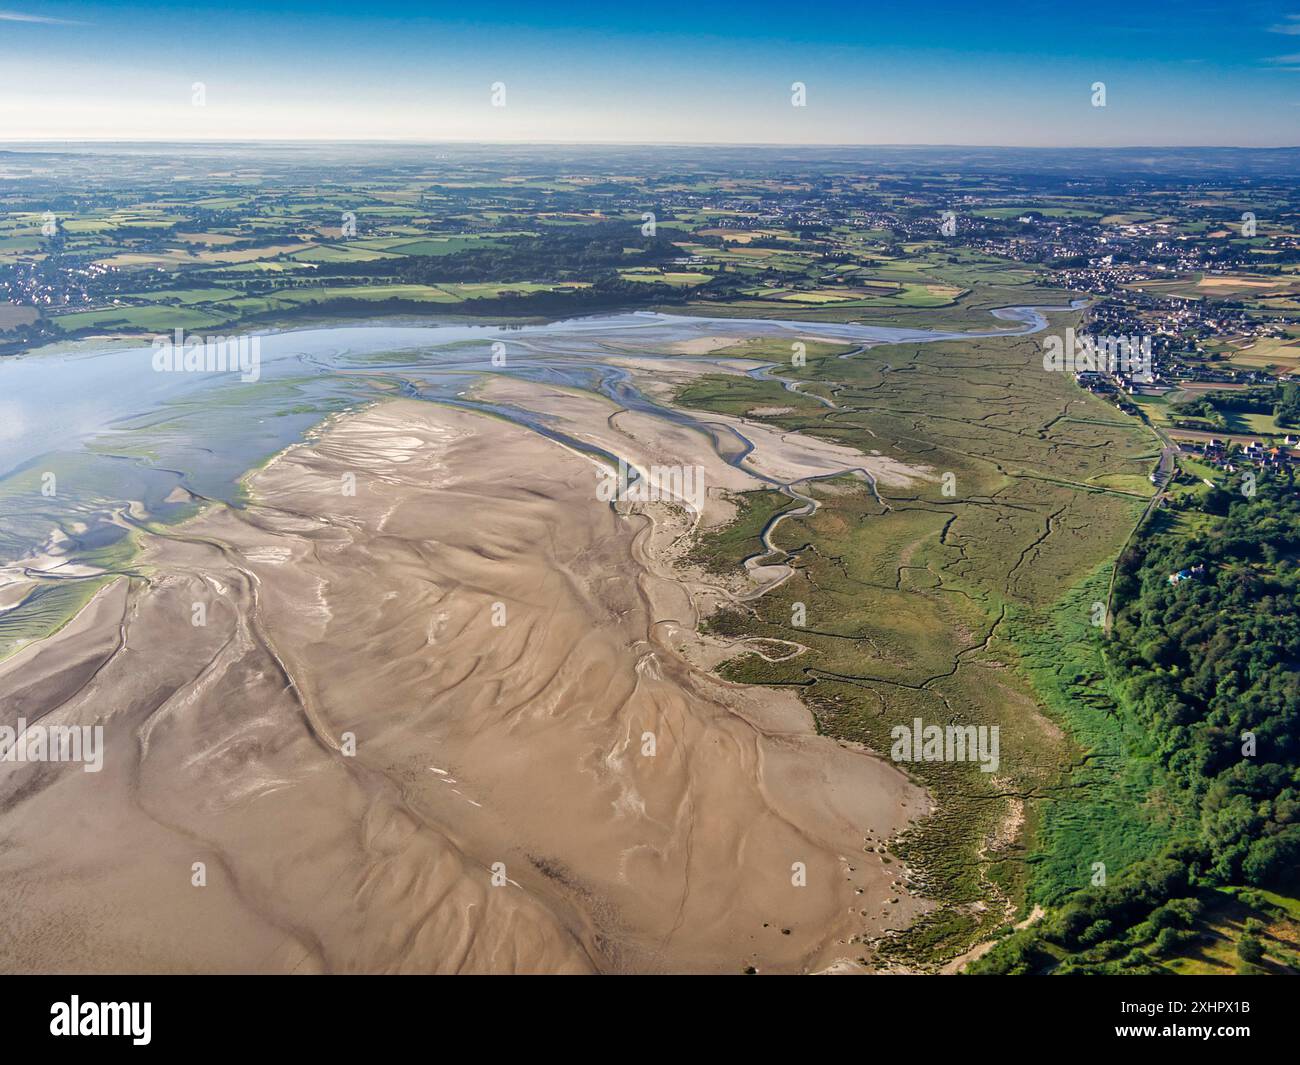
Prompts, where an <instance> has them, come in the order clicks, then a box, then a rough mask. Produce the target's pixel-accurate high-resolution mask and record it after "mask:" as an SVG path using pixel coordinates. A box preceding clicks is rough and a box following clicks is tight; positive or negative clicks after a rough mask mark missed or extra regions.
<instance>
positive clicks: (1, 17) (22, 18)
mask: <svg viewBox="0 0 1300 1065" xmlns="http://www.w3.org/2000/svg"><path fill="white" fill-rule="evenodd" d="M0 22H39V23H41V24H43V25H46V26H85V25H86V23H84V22H77V21H76V20H75V19H70V18H52V17H51V16H49V15H26V14H24V13H23V12H21V11H0Z"/></svg>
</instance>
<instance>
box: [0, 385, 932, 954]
mask: <svg viewBox="0 0 1300 1065" xmlns="http://www.w3.org/2000/svg"><path fill="white" fill-rule="evenodd" d="M493 387H495V388H496V389H497V392H496V393H495V394H494V399H496V400H497V401H503V400H510V401H515V402H519V403H520V404H522V405H529V406H530V408H531V409H542V408H545V409H547V411H548V413H549V415H550V416H551V417H552V418H554V419H564V418H568V419H571V421H572V426H571V427H572V428H577V427H579V426H584V427H585V429H583V432H584V433H585V434H586V436H585V437H583V438H584V439H591V440H592V441H593V442H595V443H599V442H601V438H602V437H603V436H605V435H607V434H611V433H616V434H618V435H619V438H620V439H619V441H618V442H619V448H618V453H623V454H627V453H629V451H630V449H632V448H634V447H636V448H640V449H641V451H642V453H643V455H644V457H645V460H646V461H656V460H667V459H671V460H673V461H677V462H687V463H694V462H699V463H701V464H703V465H705V466H706V469H707V471H708V472H707V481H708V483H709V485H710V486H712V489H713V490H712V491H711V495H710V498H711V500H712V502H711V503H710V505H709V507H706V514H705V518H704V520H705V521H706V522H709V521H720V520H725V518H726V516H727V507H728V504H727V502H726V497H725V492H729V491H731V492H734V491H738V490H744V489H745V488H747V487H751V486H753V485H754V484H756V482H753V478H752V475H751V474H748V473H746V472H745V471H743V470H737V469H735V468H733V467H730V466H727V465H726V464H724V463H722V462H721V461H720V460H718V459H717V458H716V456H715V455H714V454H713V452H712V451H711V450H710V449H709V447H708V445H707V442H706V440H705V438H704V436H703V434H701V433H698V432H696V431H693V430H685V429H679V428H677V427H674V426H671V425H667V426H666V427H665V423H659V422H657V421H656V420H655V419H653V418H650V417H648V416H645V415H639V414H635V413H633V412H623V413H621V414H619V413H617V408H615V407H613V406H612V405H608V404H607V405H606V406H608V408H609V409H608V410H598V409H597V407H599V405H601V404H603V403H604V401H602V400H599V399H597V398H593V397H585V398H583V397H578V396H575V395H568V396H566V394H565V393H564V392H563V390H560V389H555V390H550V391H547V390H539V389H532V394H531V395H529V396H525V395H523V394H522V393H521V392H520V390H521V389H522V390H527V389H528V388H529V387H530V386H526V385H518V384H508V383H503V384H496V385H494V386H493ZM510 388H513V389H515V390H516V391H515V393H514V394H506V392H507V391H508V389H510ZM584 404H589V405H590V404H595V405H596V407H591V408H590V409H585V408H584V407H583V405H584ZM652 423H653V424H652ZM763 447H765V448H766V451H767V452H768V454H767V455H766V456H764V455H761V454H760V450H762V448H759V449H756V452H755V461H756V462H757V463H760V464H761V463H767V464H768V466H769V467H771V468H772V469H774V470H776V471H778V472H780V473H781V474H782V475H786V474H789V473H791V472H792V471H793V472H794V473H796V474H798V475H800V476H808V475H823V474H825V473H827V472H833V471H834V470H835V469H836V468H845V469H847V468H854V466H855V465H856V466H863V465H869V464H868V463H866V462H864V461H863V457H862V456H860V455H856V454H850V455H844V454H839V453H837V452H830V451H828V450H827V449H828V448H836V445H826V444H817V443H816V442H809V443H808V446H804V444H803V443H801V442H800V441H797V440H795V441H792V440H789V439H784V440H782V439H775V438H774V439H771V440H766V441H764V442H763ZM837 450H842V451H848V450H849V449H837ZM889 461H890V460H880V463H888V462H889ZM837 463H839V464H840V465H839V466H838V467H837V465H836V464H837ZM755 468H759V467H755ZM803 471H808V472H803ZM598 472H599V470H598V467H597V465H596V463H595V461H594V460H593V459H592V458H590V457H588V456H584V455H581V454H578V453H577V452H575V451H573V450H570V449H568V448H566V447H564V446H562V445H560V444H558V443H555V442H553V441H551V440H548V439H546V438H545V437H543V436H540V435H538V434H536V433H533V432H531V431H529V430H527V429H525V428H522V427H520V426H518V425H515V424H512V423H510V422H508V421H505V420H503V419H499V418H494V417H489V416H487V415H482V414H476V413H471V412H467V411H462V410H455V409H451V408H446V407H441V406H437V405H433V404H429V403H423V402H418V401H409V400H396V401H389V402H384V403H381V404H379V405H377V406H375V407H372V408H369V409H367V410H364V411H362V412H360V413H355V414H350V415H347V416H344V417H342V418H339V419H336V420H334V421H333V422H331V423H330V424H329V425H328V426H327V427H326V429H325V430H324V431H323V432H322V433H321V434H319V436H318V437H317V438H316V439H315V440H313V441H312V442H310V443H308V444H305V445H300V446H297V447H294V448H291V449H289V450H288V451H287V452H284V453H283V454H281V455H280V456H278V457H277V458H276V459H275V460H274V461H273V462H272V463H271V464H270V465H269V466H268V467H266V468H265V469H263V470H261V471H259V472H257V473H256V474H254V475H253V476H252V477H251V478H250V482H249V486H250V491H251V497H252V503H251V504H250V505H249V506H248V507H247V508H246V509H243V510H234V509H230V508H227V507H225V506H215V507H212V508H210V509H208V510H207V511H205V512H204V513H203V514H202V515H200V516H199V517H198V518H197V519H194V520H192V521H190V522H188V523H186V524H184V525H182V526H179V527H173V528H168V529H163V530H155V531H153V532H147V533H144V534H142V536H143V542H144V544H145V550H144V552H143V555H142V557H141V558H140V559H139V561H138V565H137V567H136V568H137V569H138V570H139V572H140V573H141V574H142V576H141V577H138V578H131V579H126V578H124V579H122V580H119V581H117V582H116V583H114V584H113V585H111V586H110V587H109V588H108V589H106V590H105V591H103V592H101V593H100V594H99V595H98V596H97V597H96V598H95V599H94V601H93V602H92V604H91V605H90V606H89V607H87V608H86V609H85V610H84V611H83V612H82V613H81V614H80V615H79V616H78V617H77V618H76V619H75V620H74V621H73V622H72V623H71V624H70V625H69V626H68V627H67V628H65V629H64V630H63V631H62V632H60V633H59V634H58V635H56V636H54V637H52V638H50V639H47V640H45V641H42V642H40V643H38V644H33V645H31V646H29V647H27V648H24V649H23V650H22V651H20V652H19V653H18V654H16V655H15V656H13V657H12V658H10V659H9V660H7V661H5V662H4V663H3V664H0V707H2V708H3V709H2V710H0V717H2V718H3V721H0V723H5V724H8V723H11V722H12V720H14V719H16V718H18V717H20V716H21V717H25V718H27V719H28V721H30V722H35V721H37V720H41V721H42V722H44V723H46V724H49V723H54V722H59V723H67V724H82V723H84V724H94V723H102V724H103V725H104V726H105V734H106V737H105V745H106V752H105V762H104V768H103V770H102V772H99V773H85V772H82V771H81V769H80V767H77V766H70V765H5V766H0V894H2V895H3V897H4V898H5V899H6V900H7V903H6V909H7V911H8V912H7V916H6V920H5V921H4V922H2V923H0V969H3V970H6V971H141V970H147V971H164V972H186V971H198V972H206V971H241V972H290V971H292V972H544V973H552V972H572V973H579V972H591V971H602V972H724V973H725V972H733V973H736V972H740V971H742V970H743V969H745V968H746V967H749V966H753V967H755V968H757V969H758V970H759V971H761V972H808V971H824V970H827V969H831V968H835V969H836V970H841V969H843V968H845V967H846V965H847V966H850V967H851V965H852V962H853V959H856V958H857V957H859V956H860V955H861V954H863V952H864V951H863V948H862V946H861V945H860V944H859V943H856V942H851V940H853V939H854V938H855V937H866V938H868V939H869V938H871V937H874V936H878V935H880V934H882V933H883V932H884V931H885V930H886V929H887V928H891V927H902V926H904V925H906V924H907V923H908V922H909V920H910V918H912V917H913V916H914V915H915V914H916V913H917V912H919V910H920V909H922V908H923V907H924V902H923V901H922V900H917V899H912V898H910V897H909V896H907V895H906V894H905V893H903V892H901V891H900V890H898V889H896V888H895V887H892V886H891V885H892V884H893V883H894V882H895V880H896V878H897V877H898V875H899V872H900V869H899V867H898V866H897V865H893V866H890V865H885V864H883V863H882V859H881V856H880V855H879V854H877V853H875V852H874V851H871V852H868V851H867V849H866V848H865V846H864V844H865V841H866V839H867V837H868V836H870V837H871V838H872V839H873V840H879V839H881V838H888V837H890V836H892V835H893V834H895V833H896V832H898V831H900V830H901V829H903V828H904V827H905V825H906V824H907V822H908V820H909V818H911V817H914V816H917V815H920V814H922V813H924V812H925V811H926V810H927V809H928V800H927V798H926V796H925V794H924V793H923V792H922V791H920V790H919V789H918V788H916V787H915V786H913V785H912V784H911V783H909V782H908V780H907V779H906V777H905V776H904V775H903V774H901V773H900V772H899V771H898V770H897V769H896V768H894V767H893V766H892V765H890V764H889V763H888V762H885V761H883V760H881V759H880V758H878V757H876V756H874V755H872V754H870V753H869V752H865V751H860V750H855V749H852V748H850V747H847V746H844V745H840V744H837V743H836V742H834V741H832V740H829V739H826V738H823V737H819V736H816V735H815V734H814V732H813V723H812V719H811V716H810V714H809V713H808V711H807V709H806V708H805V707H804V706H803V705H802V704H801V703H800V702H799V700H798V698H797V697H796V696H795V695H794V694H793V693H791V692H788V691H775V690H770V689H764V688H755V687H742V686H737V685H732V684H729V683H726V682H724V681H722V680H720V679H719V678H717V677H716V676H714V675H712V674H710V673H708V672H706V671H704V670H702V669H701V668H699V667H697V666H695V665H692V664H691V663H692V662H694V661H699V660H700V658H702V657H708V656H707V655H703V654H693V653H692V647H691V646H690V645H691V644H692V643H693V642H694V641H697V640H698V637H697V636H696V635H695V626H696V624H697V622H698V614H699V611H700V610H701V609H702V604H705V603H706V601H707V598H708V590H707V589H702V588H700V587H698V586H695V585H693V584H692V582H691V581H687V580H683V579H681V577H682V575H681V573H680V572H679V571H678V570H677V569H676V568H675V565H674V559H675V557H676V548H677V547H679V546H680V543H681V541H682V538H683V537H686V536H688V535H689V534H690V531H691V529H692V527H693V526H694V525H695V524H697V522H696V519H695V516H693V515H692V514H690V513H689V512H684V511H683V510H682V509H681V508H679V507H675V506H668V505H664V504H648V505H641V504H637V505H634V506H630V507H629V506H628V505H627V504H621V505H619V506H618V507H611V506H609V505H608V504H606V503H602V502H600V501H599V499H598V498H597V494H596V485H597V474H598ZM875 472H876V474H877V475H879V476H882V477H900V478H905V477H907V476H909V475H917V476H920V474H910V473H909V472H908V471H907V470H905V469H903V468H895V467H894V466H889V465H884V464H878V466H877V468H876V470H875ZM713 511H716V513H713ZM704 608H707V607H706V606H705V607H704ZM199 620H201V621H202V624H196V621H199ZM195 863H203V872H204V874H205V876H206V885H205V886H202V887H199V886H195V885H194V883H193V880H194V878H195V877H196V876H197V874H196V872H195ZM891 899H898V900H899V901H898V902H897V903H896V904H893V903H890V901H889V900H891Z"/></svg>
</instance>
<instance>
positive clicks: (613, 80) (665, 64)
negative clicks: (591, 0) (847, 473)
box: [0, 0, 1300, 148]
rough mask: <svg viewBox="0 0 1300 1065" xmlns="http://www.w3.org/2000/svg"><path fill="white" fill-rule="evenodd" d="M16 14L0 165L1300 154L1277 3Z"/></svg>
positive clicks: (0, 38) (119, 7)
mask: <svg viewBox="0 0 1300 1065" xmlns="http://www.w3.org/2000/svg"><path fill="white" fill-rule="evenodd" d="M13 2H14V3H15V4H16V6H15V7H14V8H10V7H9V6H8V4H9V0H0V4H3V5H4V6H0V60H3V62H0V141H4V142H10V141H52V140H53V141H92V140H109V141H141V140H149V141H186V142H196V143H197V142H222V141H265V140H269V141H298V140H301V141H329V142H338V141H374V142H385V143H388V142H394V143H430V142H449V143H455V142H475V143H508V144H514V143H536V144H542V143H557V144H574V143H590V144H690V145H699V144H719V145H722V144H726V145H774V146H775V145H780V146H787V145H788V146H795V145H808V146H849V145H854V146H859V145H860V146H868V145H869V146H877V145H880V146H883V145H951V146H957V145H961V146H968V147H994V146H997V147H1001V146H1007V147H1023V148H1030V147H1120V146H1133V147H1172V146H1204V147H1274V146H1280V145H1294V144H1297V143H1300V111H1298V110H1297V107H1298V106H1300V87H1298V86H1297V85H1296V83H1295V79H1296V77H1297V76H1298V75H1300V44H1297V43H1296V41H1295V38H1296V37H1297V36H1300V7H1293V6H1292V5H1289V4H1287V3H1282V2H1274V0H1263V2H1247V3H1244V4H1241V5H1238V6H1237V7H1236V8H1235V9H1234V11H1233V12H1232V14H1231V15H1228V14H1225V13H1224V12H1223V10H1222V9H1221V8H1220V7H1218V6H1217V5H1213V4H1209V3H1203V2H1202V3H1193V4H1183V5H1179V6H1177V7H1174V6H1173V5H1155V6H1154V7H1146V8H1143V9H1141V10H1135V9H1133V8H1132V7H1131V6H1128V5H1123V4H1121V3H1119V2H1118V0H1101V2H1100V3H1099V4H1097V5H1095V6H1094V7H1093V8H1092V9H1090V10H1089V12H1088V19H1087V21H1086V22H1085V21H1083V20H1080V19H1078V18H1077V17H1076V16H1075V15H1074V13H1073V12H1070V11H1065V10H1057V9H1056V8H1054V7H1053V6H1051V5H1047V4H1041V3H1025V4H1019V5H1014V6H1004V7H1001V8H996V9H994V8H988V9H980V10H974V9H971V8H969V7H968V6H966V5H962V4H959V3H956V2H952V0H938V2H936V3H933V4H931V5H929V6H928V7H927V9H926V11H925V13H924V16H923V17H920V16H918V13H917V11H916V10H915V9H914V8H913V7H911V6H910V5H902V4H889V5H884V6H883V7H877V8H875V9H873V10H871V11H833V12H818V14H817V17H816V18H811V17H802V16H801V15H799V14H798V13H792V12H791V10H790V9H789V8H787V7H786V6H784V5H781V4H777V3H774V2H772V0H756V2H754V3H750V4H747V5H743V6H738V5H726V6H724V7H721V8H717V7H711V8H708V9H700V8H698V7H696V6H693V5H687V4H684V3H680V2H678V0H668V2H667V3H664V4H661V5H659V6H658V7H656V9H655V11H654V12H653V14H652V15H646V14H644V13H642V12H638V11H611V10H609V9H608V8H607V7H603V6H599V5H593V4H585V3H580V4H576V5H573V6H572V7H571V8H569V9H567V10H565V11H562V12H558V11H551V10H537V9H535V8H534V7H532V6H530V5H526V4H519V3H513V2H505V3H500V4H495V5H492V7H490V8H488V9H484V10H482V11H475V12H474V13H473V17H472V18H468V17H466V15H465V14H464V12H463V10H462V9H460V8H458V7H452V6H450V5H434V6H432V7H430V6H429V5H424V4H415V3H410V2H407V0H388V2H385V3H378V4H373V5H369V6H368V7H366V8H365V10H364V11H356V10H353V9H351V8H350V7H349V6H348V5H345V4H341V3H330V2H325V3H308V2H307V0H267V2H266V3H262V4H257V3H253V2H251V0H234V2H233V3H230V4H223V5H219V6H218V5H215V4H210V3H199V4H197V5H178V4H174V3H172V2H170V0H134V2H128V3H126V4H108V3H104V2H102V0H86V2H62V0H60V2H37V0H13ZM214 26H216V27H219V29H215V30H214V28H213V27H214ZM1098 84H1102V85H1104V86H1105V106H1097V94H1096V91H1095V89H1094V87H1095V86H1096V85H1098ZM798 86H802V89H799V88H797V87H798ZM796 95H799V96H800V98H801V101H802V105H801V106H795V105H794V103H793V101H794V99H795V97H796Z"/></svg>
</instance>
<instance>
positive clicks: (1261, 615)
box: [972, 472, 1300, 973]
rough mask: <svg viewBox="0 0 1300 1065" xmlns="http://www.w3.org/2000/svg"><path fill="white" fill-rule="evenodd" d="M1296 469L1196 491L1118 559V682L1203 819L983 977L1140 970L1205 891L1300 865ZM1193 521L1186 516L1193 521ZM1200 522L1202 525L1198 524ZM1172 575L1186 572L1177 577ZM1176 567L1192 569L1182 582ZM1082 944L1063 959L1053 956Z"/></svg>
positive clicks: (1110, 647) (1174, 793)
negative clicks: (1253, 485) (1252, 483)
mask: <svg viewBox="0 0 1300 1065" xmlns="http://www.w3.org/2000/svg"><path fill="white" fill-rule="evenodd" d="M1295 480H1296V479H1295V477H1294V475H1293V474H1291V473H1290V472H1288V473H1284V474H1282V475H1280V476H1279V477H1276V478H1261V479H1260V481H1259V483H1258V487H1257V490H1256V491H1255V492H1254V494H1253V495H1248V494H1247V492H1246V491H1243V487H1245V486H1244V485H1237V484H1234V485H1231V486H1230V487H1229V488H1228V489H1224V488H1215V489H1212V490H1209V491H1207V492H1204V493H1201V494H1198V495H1194V496H1193V495H1187V496H1184V497H1182V504H1181V508H1182V509H1184V510H1186V511H1187V513H1184V514H1178V513H1177V510H1178V509H1179V508H1177V507H1176V508H1175V512H1174V513H1171V514H1166V515H1164V516H1163V517H1162V518H1161V519H1160V520H1159V521H1157V522H1156V523H1155V524H1154V525H1153V526H1152V527H1151V529H1150V530H1149V531H1148V533H1147V534H1146V535H1145V537H1144V538H1143V540H1142V541H1141V542H1140V543H1139V544H1138V546H1137V547H1136V548H1134V549H1131V550H1130V551H1129V552H1127V553H1126V554H1125V555H1124V557H1123V558H1122V559H1121V560H1120V566H1119V575H1118V583H1117V586H1116V602H1117V604H1119V606H1118V610H1117V613H1116V617H1115V623H1114V629H1113V632H1112V635H1111V637H1110V638H1109V640H1108V641H1107V644H1106V657H1107V662H1108V666H1109V671H1110V674H1111V681H1112V686H1113V688H1114V689H1115V692H1116V694H1117V696H1118V701H1119V704H1120V706H1121V707H1122V711H1121V712H1123V713H1124V714H1126V715H1128V717H1129V720H1128V721H1126V726H1129V727H1128V728H1126V731H1127V732H1128V733H1129V734H1131V735H1133V736H1135V737H1140V739H1136V740H1135V741H1134V743H1135V747H1136V748H1137V749H1136V750H1135V751H1134V752H1133V753H1134V755H1135V756H1138V757H1142V756H1147V757H1151V758H1153V759H1155V760H1156V762H1157V763H1158V764H1159V766H1160V767H1161V770H1162V772H1161V779H1162V788H1163V789H1164V790H1165V791H1166V792H1167V795H1166V796H1165V801H1166V802H1168V803H1172V804H1179V805H1181V806H1182V807H1183V808H1185V809H1190V810H1192V811H1193V814H1194V816H1193V817H1192V818H1191V819H1190V821H1191V823H1192V824H1193V825H1194V826H1195V827H1194V828H1193V829H1192V831H1190V832H1189V833H1188V834H1187V835H1186V837H1185V838H1181V839H1176V840H1175V841H1173V842H1172V843H1171V844H1170V845H1169V846H1168V847H1167V848H1166V850H1165V852H1164V853H1163V854H1161V855H1158V856H1156V857H1153V858H1151V859H1149V860H1147V861H1145V862H1140V863H1137V864H1135V865H1133V866H1130V867H1129V868H1128V869H1126V870H1124V871H1122V872H1121V873H1120V874H1119V875H1117V876H1114V877H1113V878H1112V879H1111V880H1110V882H1109V883H1107V884H1106V885H1105V886H1097V887H1090V888H1088V889H1086V890H1083V891H1080V892H1079V893H1078V894H1077V895H1076V896H1074V897H1073V898H1072V899H1071V900H1070V901H1069V902H1068V903H1066V904H1065V905H1064V906H1062V907H1061V908H1060V909H1059V910H1057V911H1056V912H1054V913H1053V914H1052V915H1051V916H1050V917H1049V918H1047V919H1046V920H1045V921H1043V922H1041V923H1040V925H1037V926H1034V927H1032V928H1030V929H1028V930H1026V931H1023V932H1017V933H1015V934H1013V935H1012V936H1010V937H1008V939H1007V940H1005V941H1004V942H1003V943H1002V944H1001V945H1000V946H999V947H998V948H997V949H995V950H994V951H993V952H992V953H990V954H989V955H988V956H986V957H985V958H984V959H983V960H982V961H981V962H980V963H978V964H976V965H975V966H973V967H972V971H973V972H1010V973H1017V972H1019V973H1028V972H1041V971H1044V970H1048V969H1053V968H1054V971H1056V972H1061V973H1065V972H1134V971H1147V970H1152V969H1155V968H1157V967H1158V965H1157V962H1158V959H1159V957H1160V956H1161V955H1162V953H1164V952H1166V951H1168V950H1171V949H1173V948H1176V947H1177V946H1178V945H1179V944H1180V943H1181V942H1183V941H1185V940H1186V939H1188V938H1190V937H1195V935H1196V934H1197V933H1196V932H1195V931H1194V926H1195V923H1196V920H1197V917H1198V916H1199V914H1200V912H1201V909H1202V907H1203V899H1204V895H1205V889H1207V888H1215V887H1220V886H1225V885H1244V886H1249V887H1267V886H1274V885H1277V886H1283V887H1285V882H1286V881H1287V879H1288V878H1290V877H1291V876H1293V875H1294V870H1295V869H1296V867H1297V864H1300V759H1298V756H1300V740H1298V739H1297V737H1298V736H1300V570H1297V565H1296V563H1297V558H1298V557H1300V494H1297V490H1296V483H1295ZM1179 519H1181V520H1179ZM1188 528H1192V529H1195V530H1196V531H1194V532H1192V533H1190V534H1189V533H1188V532H1187V530H1188ZM1171 575H1174V576H1175V577H1176V578H1178V579H1175V580H1173V581H1171V580H1170V577H1171ZM1178 575H1182V576H1181V577H1178ZM1062 953H1066V954H1070V955H1073V956H1072V957H1070V958H1068V959H1067V960H1066V961H1064V962H1062V963H1061V964H1060V965H1056V964H1055V961H1054V959H1055V958H1056V957H1057V956H1059V955H1060V954H1062Z"/></svg>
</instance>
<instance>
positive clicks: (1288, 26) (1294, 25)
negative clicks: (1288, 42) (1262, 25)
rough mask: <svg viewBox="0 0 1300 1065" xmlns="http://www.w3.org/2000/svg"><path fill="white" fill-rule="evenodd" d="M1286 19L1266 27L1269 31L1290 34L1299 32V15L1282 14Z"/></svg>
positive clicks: (1293, 34)
mask: <svg viewBox="0 0 1300 1065" xmlns="http://www.w3.org/2000/svg"><path fill="white" fill-rule="evenodd" d="M1282 17H1283V18H1284V19H1285V20H1286V21H1285V22H1279V23H1278V24H1277V25H1276V26H1270V27H1269V28H1268V32H1269V33H1285V34H1289V35H1290V36H1295V35H1296V34H1300V15H1283V16H1282Z"/></svg>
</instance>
